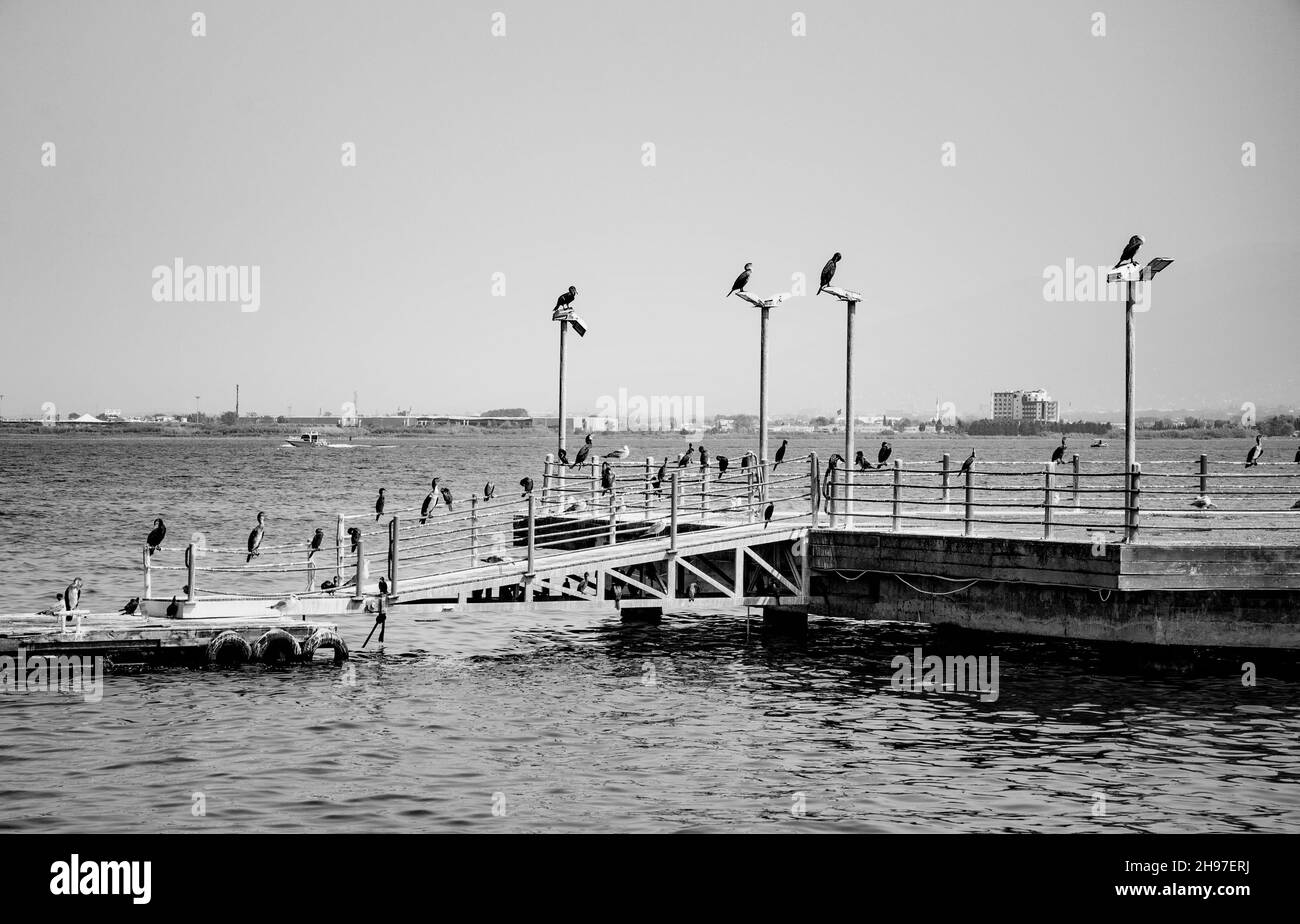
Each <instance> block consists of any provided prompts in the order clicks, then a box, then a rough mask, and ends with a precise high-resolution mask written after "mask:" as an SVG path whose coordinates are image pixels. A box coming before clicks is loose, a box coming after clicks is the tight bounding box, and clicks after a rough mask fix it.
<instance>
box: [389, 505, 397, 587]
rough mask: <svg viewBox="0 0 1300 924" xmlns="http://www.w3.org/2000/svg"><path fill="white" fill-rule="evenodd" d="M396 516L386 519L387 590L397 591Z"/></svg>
mask: <svg viewBox="0 0 1300 924" xmlns="http://www.w3.org/2000/svg"><path fill="white" fill-rule="evenodd" d="M397 519H398V518H397V517H396V516H394V517H393V518H392V519H391V520H389V521H388V592H389V593H390V594H395V593H397Z"/></svg>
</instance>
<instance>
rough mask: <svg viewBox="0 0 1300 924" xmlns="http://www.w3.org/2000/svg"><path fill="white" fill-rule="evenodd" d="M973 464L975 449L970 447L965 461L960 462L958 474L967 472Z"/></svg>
mask: <svg viewBox="0 0 1300 924" xmlns="http://www.w3.org/2000/svg"><path fill="white" fill-rule="evenodd" d="M974 464H975V450H974V449H972V450H971V451H970V455H968V456H967V457H966V461H965V462H963V463H962V464H961V471H960V472H958V474H960V475H965V474H966V473H967V472H969V471H970V470H971V466H973V465H974Z"/></svg>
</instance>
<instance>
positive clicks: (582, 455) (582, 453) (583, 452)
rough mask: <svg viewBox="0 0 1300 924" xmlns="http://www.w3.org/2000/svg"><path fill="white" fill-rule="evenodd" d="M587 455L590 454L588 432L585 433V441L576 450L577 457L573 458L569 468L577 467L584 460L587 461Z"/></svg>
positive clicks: (589, 436)
mask: <svg viewBox="0 0 1300 924" xmlns="http://www.w3.org/2000/svg"><path fill="white" fill-rule="evenodd" d="M589 455H591V435H590V434H588V435H587V442H585V443H583V444H582V448H581V449H579V450H578V455H577V457H576V458H575V459H574V460H573V464H572V465H570V466H569V468H577V467H578V466H579V465H581V464H582V463H583V462H586V461H587V456H589Z"/></svg>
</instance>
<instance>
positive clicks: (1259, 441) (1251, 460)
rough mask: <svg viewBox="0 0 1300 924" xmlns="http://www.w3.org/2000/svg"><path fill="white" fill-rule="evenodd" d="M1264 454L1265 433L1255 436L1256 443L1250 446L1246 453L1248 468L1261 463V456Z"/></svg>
mask: <svg viewBox="0 0 1300 924" xmlns="http://www.w3.org/2000/svg"><path fill="white" fill-rule="evenodd" d="M1263 454H1264V435H1263V434H1262V433H1261V434H1260V435H1258V436H1256V437H1255V445H1254V446H1251V447H1250V452H1248V453H1246V468H1251V467H1253V466H1256V465H1259V457H1260V456H1262V455H1263Z"/></svg>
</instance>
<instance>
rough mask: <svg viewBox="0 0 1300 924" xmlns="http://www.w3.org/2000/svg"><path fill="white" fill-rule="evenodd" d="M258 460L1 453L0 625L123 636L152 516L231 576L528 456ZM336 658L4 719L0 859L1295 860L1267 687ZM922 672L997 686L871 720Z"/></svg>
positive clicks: (126, 685) (837, 626) (789, 667)
mask: <svg viewBox="0 0 1300 924" xmlns="http://www.w3.org/2000/svg"><path fill="white" fill-rule="evenodd" d="M619 442H620V444H621V442H622V440H621V439H620V441H619ZM275 444H276V441H274V440H265V441H262V440H169V439H138V440H125V439H124V440H114V439H82V440H74V439H55V438H41V439H31V440H17V439H2V440H0V479H2V480H0V556H2V560H3V565H2V566H0V568H2V572H0V573H2V574H3V577H4V585H3V586H4V589H3V594H4V597H3V599H0V610H3V611H7V612H14V611H22V610H32V609H35V608H37V607H41V606H46V605H48V604H49V603H51V602H52V597H53V593H54V592H55V591H56V590H59V589H61V588H62V587H63V585H64V584H66V583H67V580H68V578H69V576H70V575H71V574H72V573H74V572H75V573H78V574H81V575H82V576H83V578H84V579H85V581H86V584H87V597H86V605H87V606H88V607H91V608H94V609H109V608H115V607H116V606H117V605H119V604H120V603H121V602H122V601H124V600H125V599H126V598H127V597H129V596H131V595H133V594H137V593H138V592H139V589H138V587H139V575H138V566H137V565H136V561H135V558H136V555H137V552H136V549H137V548H138V544H139V541H140V539H141V538H142V537H143V535H144V533H145V532H147V531H148V527H149V524H150V521H151V520H152V518H153V517H154V516H156V515H158V514H159V513H162V514H164V515H165V516H167V518H168V523H169V527H170V528H171V530H173V535H176V536H178V537H184V536H187V535H188V534H189V532H190V531H191V530H200V531H204V532H205V533H206V534H208V535H215V536H219V537H221V541H222V542H223V544H238V543H240V542H242V541H243V538H244V537H245V536H246V535H247V530H248V528H250V526H251V522H250V521H251V516H252V514H253V513H255V512H256V510H257V509H265V510H267V511H268V513H270V514H271V515H272V517H273V523H274V524H275V529H276V530H277V531H279V534H278V535H275V534H272V536H273V537H274V538H276V539H277V540H283V541H286V542H287V541H291V538H292V537H295V536H298V535H301V536H302V537H303V539H304V541H305V538H306V537H308V536H310V533H311V529H312V528H313V527H314V525H316V524H317V523H318V522H327V519H328V518H329V517H332V515H333V514H334V513H335V512H336V511H338V510H339V509H344V510H347V511H360V510H364V509H366V508H367V506H368V505H369V504H370V503H371V502H372V501H373V496H374V488H375V487H377V486H379V485H381V484H382V485H384V486H385V487H387V489H388V493H389V495H390V497H394V498H395V500H394V502H395V503H400V504H402V505H404V506H408V505H411V504H416V503H418V502H419V499H420V498H421V497H422V496H423V491H424V490H425V487H424V485H425V484H427V478H428V476H429V475H431V474H440V475H442V476H443V477H444V478H448V479H450V480H451V482H452V484H453V485H455V486H456V489H457V490H458V492H459V491H461V490H463V492H464V493H465V494H468V493H469V492H470V491H471V490H474V489H476V488H480V487H481V486H482V482H483V481H484V480H485V479H486V478H488V477H490V478H492V479H493V480H496V481H498V482H499V483H501V484H504V485H513V484H515V483H516V482H517V481H518V479H519V477H521V476H522V475H523V474H533V475H536V474H537V471H536V470H537V468H538V465H537V463H536V461H535V460H537V459H538V458H540V454H541V453H542V452H544V451H545V449H546V444H545V443H544V442H543V441H541V440H540V439H535V440H530V439H525V440H522V441H519V440H514V439H512V438H510V437H508V436H506V437H502V438H501V439H500V440H494V439H492V438H487V437H478V438H470V439H456V438H448V439H444V440H438V441H435V440H427V441H412V440H400V441H397V445H396V447H395V448H393V449H386V450H365V451H359V452H351V453H328V454H327V453H307V452H302V451H294V450H283V449H278V448H277V447H276V445H275ZM1043 444H1044V445H1045V446H1047V445H1050V441H1048V440H1044V441H1043ZM917 445H918V446H919V447H924V449H925V452H931V450H933V452H931V454H935V455H937V452H939V451H942V449H939V448H936V447H937V445H938V444H937V443H935V444H922V443H918V444H917ZM736 446H737V447H738V446H739V444H738V443H737V444H736ZM986 446H988V447H989V448H988V449H987V452H988V454H989V455H990V456H992V457H1002V458H1017V457H1021V456H1024V455H1026V454H1027V450H1026V449H1025V444H1013V443H1008V444H1006V445H1005V446H1001V447H997V446H989V441H985V442H984V443H982V444H981V454H984V453H985V451H986V449H985V447H986ZM1203 446H1204V444H1197V445H1196V448H1195V451H1196V452H1200V451H1205V450H1204V449H1203V448H1202V447H1203ZM666 448H676V443H675V442H670V441H666V440H664V441H659V442H657V443H655V444H653V445H649V446H644V445H643V446H639V447H635V448H634V450H633V451H634V453H637V454H645V453H649V454H654V455H657V456H662V455H663V454H664V450H665V449H666ZM711 448H713V447H711ZM732 448H733V447H731V446H730V445H728V444H726V443H718V444H717V448H716V449H714V451H715V452H716V451H722V452H727V451H728V450H729V449H732ZM817 448H818V449H819V451H822V452H823V453H824V454H825V453H828V452H829V451H833V448H832V446H831V443H830V441H829V440H824V441H820V442H819V443H818V444H817ZM943 448H947V449H949V451H952V452H953V454H954V456H956V455H958V453H960V452H961V450H959V449H957V448H955V447H952V446H948V445H945V446H944V447H943ZM1210 449H1211V451H1222V452H1223V453H1224V455H1225V458H1227V457H1231V458H1235V456H1236V449H1237V447H1236V446H1235V445H1234V446H1224V447H1222V449H1221V450H1217V449H1216V447H1215V446H1214V444H1213V443H1211V444H1210ZM916 451H918V452H919V451H921V450H920V449H917V450H916ZM1037 451H1038V447H1037V446H1036V445H1035V446H1034V447H1033V452H1035V453H1037ZM1168 451H1169V447H1168V446H1166V445H1164V444H1162V452H1168ZM1189 451H1190V450H1189ZM737 454H738V453H737ZM340 628H341V630H342V631H343V632H344V634H345V637H346V638H347V639H348V641H349V643H350V644H351V646H352V648H353V651H354V655H355V657H354V660H353V661H352V663H351V666H350V668H343V669H340V668H336V667H334V666H332V665H327V664H317V665H313V666H311V667H307V668H296V669H290V670H273V669H267V668H262V667H245V668H240V669H228V670H187V669H179V668H177V669H164V670H155V671H150V672H143V673H122V674H113V675H110V676H109V677H108V678H107V681H106V686H105V690H104V696H103V699H102V700H101V701H100V702H94V703H92V702H84V701H82V699H81V698H80V697H74V696H70V695H43V694H23V695H20V694H5V695H0V798H3V804H4V806H5V808H6V811H5V812H4V813H3V814H2V815H0V830H8V831H143V832H148V831H180V832H185V831H408V832H417V831H454V830H464V831H475V832H488V831H575V832H579V831H581V832H591V831H603V830H620V831H647V832H650V831H765V830H772V831H802V830H807V831H950V830H961V831H1003V830H1008V831H1096V830H1104V831H1132V830H1140V831H1178V832H1183V831H1186V832H1194V831H1228V830H1270V831H1293V832H1294V831H1300V787H1298V786H1297V779H1298V778H1300V682H1297V680H1296V679H1294V678H1295V676H1296V675H1295V672H1294V670H1289V671H1287V672H1284V674H1283V678H1282V679H1279V678H1278V677H1277V676H1275V673H1276V672H1275V671H1274V670H1273V668H1274V666H1275V665H1274V664H1273V663H1272V662H1270V663H1268V664H1265V665H1262V666H1261V673H1260V677H1259V682H1258V684H1257V685H1256V686H1254V687H1243V685H1242V683H1241V672H1240V659H1239V658H1211V657H1206V658H1202V659H1199V660H1194V661H1188V660H1186V659H1177V658H1170V659H1169V660H1168V662H1167V663H1166V662H1163V661H1152V660H1151V659H1149V658H1139V659H1132V658H1128V657H1120V656H1118V655H1117V654H1116V653H1115V652H1114V651H1113V650H1107V649H1098V648H1094V647H1089V646H1082V645H1075V644H1070V643H1049V642H1040V641H1034V640H1026V639H1009V638H1000V637H995V636H984V635H973V634H966V633H956V632H943V631H940V630H935V629H933V628H930V627H925V626H914V625H905V624H901V623H887V622H879V623H862V622H854V621H848V620H831V619H813V620H811V621H810V626H809V631H808V633H807V635H806V636H803V637H789V636H779V635H768V634H765V633H764V632H763V631H762V629H761V627H760V623H759V622H757V621H755V622H750V623H747V621H746V619H745V615H744V613H743V612H735V611H726V612H709V611H705V612H692V613H689V614H685V615H670V616H666V617H665V618H664V620H663V622H662V623H661V624H659V625H657V626H645V625H642V626H627V627H624V626H622V625H620V623H619V622H618V621H617V619H616V618H614V617H613V616H610V617H603V616H601V617H597V616H590V617H589V616H575V615H574V614H569V613H557V612H554V611H548V610H547V609H546V608H545V606H544V605H542V606H539V607H538V609H537V610H536V611H535V612H529V613H514V614H470V615H454V614H445V615H442V616H436V617H434V616H429V617H400V616H395V617H394V618H393V619H392V620H390V626H389V629H388V633H387V638H386V641H385V644H384V645H383V646H382V647H377V646H376V644H375V643H374V642H373V641H372V642H371V644H370V646H369V648H368V649H367V650H365V651H360V650H359V649H360V645H361V641H362V639H363V638H364V637H365V634H366V632H367V631H368V630H369V628H370V625H369V623H368V621H367V622H364V623H363V622H352V623H344V624H343V625H341V627H340ZM918 646H920V647H922V648H923V649H924V651H925V653H926V654H960V655H989V656H992V655H997V656H998V657H999V663H1000V678H999V679H1000V687H999V696H998V698H997V700H996V701H994V702H982V701H980V699H979V698H978V697H977V696H975V695H974V694H966V693H947V694H945V693H906V692H900V691H896V690H894V689H891V685H890V680H891V677H892V675H893V673H894V671H893V668H892V667H891V660H892V659H893V658H894V656H896V655H899V654H911V653H912V651H913V649H914V648H915V647H918ZM1276 663H1277V665H1279V666H1285V667H1288V668H1293V667H1294V664H1289V663H1287V659H1285V658H1283V659H1279V660H1278V661H1277V662H1276ZM1288 677H1289V678H1291V679H1286V678H1288ZM196 793H201V794H202V795H203V799H204V801H205V805H206V814H205V815H203V816H202V817H195V815H194V814H193V812H192V810H191V809H192V806H193V805H194V804H195V794H196ZM1098 794H1103V795H1104V797H1105V815H1104V816H1098V815H1096V814H1094V811H1095V808H1096V806H1097V805H1098V804H1099V798H1098ZM494 805H495V806H496V807H497V808H498V811H500V809H501V808H502V807H503V806H504V815H501V814H496V815H494V813H493V808H494ZM801 806H802V807H803V812H802V814H800V812H799V809H800V807H801Z"/></svg>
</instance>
